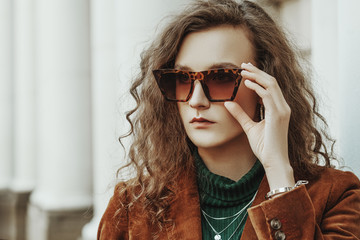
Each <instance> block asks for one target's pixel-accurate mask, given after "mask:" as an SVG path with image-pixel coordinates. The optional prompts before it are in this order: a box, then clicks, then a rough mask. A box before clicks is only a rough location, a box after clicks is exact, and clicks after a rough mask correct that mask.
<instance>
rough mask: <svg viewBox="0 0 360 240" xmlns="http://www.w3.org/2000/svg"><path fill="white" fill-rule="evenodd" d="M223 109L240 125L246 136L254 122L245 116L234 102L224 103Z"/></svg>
mask: <svg viewBox="0 0 360 240" xmlns="http://www.w3.org/2000/svg"><path fill="white" fill-rule="evenodd" d="M224 106H225V108H226V109H227V110H228V111H229V112H230V114H231V115H232V116H233V117H234V118H235V119H236V120H237V121H238V122H239V123H240V125H241V127H242V128H243V130H244V131H245V133H246V134H247V133H248V132H249V130H250V129H251V128H252V127H253V126H254V124H255V122H254V121H253V120H252V119H251V118H250V117H249V116H248V115H247V114H246V112H245V111H244V110H243V109H242V107H241V106H240V105H239V104H237V103H236V102H225V103H224Z"/></svg>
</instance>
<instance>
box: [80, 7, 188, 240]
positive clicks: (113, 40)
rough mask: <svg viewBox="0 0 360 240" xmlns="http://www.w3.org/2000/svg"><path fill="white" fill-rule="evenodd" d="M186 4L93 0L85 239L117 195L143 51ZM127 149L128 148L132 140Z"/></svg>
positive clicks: (93, 234) (93, 231)
mask: <svg viewBox="0 0 360 240" xmlns="http://www.w3.org/2000/svg"><path fill="white" fill-rule="evenodd" d="M186 2H187V1H180V0H176V1H171V4H169V2H168V1H166V0H156V1H155V0H154V1H141V0H136V1H101V0H93V1H92V6H91V9H92V42H93V46H92V57H93V58H92V59H93V61H92V76H93V119H94V121H93V132H94V135H93V143H94V177H95V179H94V194H95V195H94V218H93V219H92V221H91V222H90V223H89V224H87V225H86V226H85V227H84V229H83V233H82V238H83V239H84V240H92V239H96V233H97V229H98V225H99V221H100V218H101V217H102V214H103V213H104V211H105V208H106V206H107V204H108V201H109V199H110V197H111V196H112V194H113V187H114V185H115V180H116V179H115V173H116V170H117V169H118V168H119V167H120V166H121V165H123V164H124V161H123V159H124V152H123V151H122V148H121V146H120V143H118V141H117V138H118V137H119V136H120V135H122V134H124V133H126V131H127V130H128V129H129V125H128V123H127V121H126V120H125V112H126V111H127V110H130V109H131V108H132V107H133V100H132V97H131V95H130V94H129V93H128V92H129V87H130V81H131V79H132V77H133V76H134V73H135V72H137V71H138V69H139V59H140V52H141V51H142V49H143V47H144V43H145V42H146V41H148V40H150V39H152V36H153V33H154V31H155V28H156V26H157V24H158V23H159V22H160V20H161V19H162V18H163V17H164V16H166V15H168V14H169V12H170V11H178V9H179V7H181V5H184V4H186ZM149 9H151V11H149ZM134 69H135V70H134ZM125 147H126V149H128V142H127V141H126V142H125ZM124 174H129V175H131V173H124Z"/></svg>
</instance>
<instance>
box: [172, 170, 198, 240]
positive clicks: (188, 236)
mask: <svg viewBox="0 0 360 240" xmlns="http://www.w3.org/2000/svg"><path fill="white" fill-rule="evenodd" d="M182 179H184V180H181V182H179V184H178V187H179V189H178V190H177V191H175V193H176V196H175V198H174V199H173V201H172V203H171V205H170V206H171V209H170V211H169V215H170V219H174V222H175V223H174V224H170V223H169V224H167V225H166V230H167V237H168V239H173V240H177V239H182V240H194V239H199V240H200V239H202V233H201V214H200V201H199V193H198V187H197V183H196V174H195V173H191V174H190V175H189V176H183V178H182Z"/></svg>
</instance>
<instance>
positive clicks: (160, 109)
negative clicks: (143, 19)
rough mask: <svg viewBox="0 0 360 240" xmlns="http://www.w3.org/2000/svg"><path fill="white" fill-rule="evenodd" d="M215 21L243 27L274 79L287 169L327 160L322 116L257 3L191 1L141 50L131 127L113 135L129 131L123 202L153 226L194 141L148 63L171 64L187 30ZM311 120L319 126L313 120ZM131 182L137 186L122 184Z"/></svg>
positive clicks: (299, 170)
mask: <svg viewBox="0 0 360 240" xmlns="http://www.w3.org/2000/svg"><path fill="white" fill-rule="evenodd" d="M219 25H231V26H241V27H244V28H245V29H247V30H248V32H249V35H250V36H249V38H250V41H251V42H252V44H253V46H254V49H255V56H256V58H255V61H256V65H257V66H258V67H259V68H260V69H262V70H263V71H265V72H267V73H268V74H270V75H272V76H274V77H275V78H276V79H277V81H278V84H279V86H280V88H281V90H282V93H283V95H284V97H285V99H286V101H287V103H288V104H289V106H290V108H291V117H290V124H289V135H288V144H289V147H288V149H289V159H290V163H291V165H292V167H293V168H294V172H295V174H296V175H299V176H300V175H301V176H302V177H304V178H305V177H306V178H313V177H316V176H317V175H318V173H319V171H321V169H322V168H324V167H331V164H330V162H331V161H332V159H333V158H334V157H333V150H332V148H333V147H332V146H333V144H334V141H333V140H332V139H331V138H330V137H329V136H328V135H327V133H326V132H325V131H324V130H323V129H325V130H326V128H327V124H326V121H325V119H324V118H323V117H322V116H321V115H320V113H319V112H318V105H317V101H316V99H315V96H314V93H313V90H312V87H311V81H310V80H311V79H310V77H309V74H306V73H305V71H304V69H303V67H302V65H301V63H300V61H299V57H298V54H296V52H295V51H294V50H293V49H294V48H293V46H292V44H291V43H290V42H289V41H288V40H287V38H286V36H285V34H284V33H283V31H282V30H281V29H280V28H279V27H278V26H277V24H276V23H275V22H274V21H273V20H272V19H271V18H270V17H269V15H268V14H267V13H266V12H265V11H264V10H263V9H262V8H261V7H259V6H258V5H257V4H255V3H253V2H250V1H245V0H244V1H238V2H236V1H233V0H197V1H194V2H193V3H192V4H190V5H188V7H187V8H186V9H184V11H182V12H181V13H180V14H178V15H176V16H174V17H173V18H172V21H170V22H169V23H168V24H167V26H166V27H165V28H164V29H163V31H162V32H161V33H160V34H159V35H158V38H157V39H155V41H154V42H153V43H152V44H151V45H150V46H149V47H148V48H147V49H145V51H144V52H143V53H142V55H141V64H140V70H141V72H140V73H139V75H138V76H137V77H136V78H135V79H134V81H133V84H132V87H131V90H130V93H131V95H132V96H133V97H134V99H135V100H136V107H135V108H134V109H133V110H131V111H129V112H128V113H127V115H126V118H127V120H128V121H129V123H130V126H131V129H130V131H129V132H128V133H127V134H126V135H124V136H122V137H120V142H121V140H122V138H125V137H129V136H131V137H132V139H133V142H132V145H131V146H130V149H129V152H128V157H129V162H128V164H127V165H125V166H124V167H123V168H126V167H133V168H135V170H136V177H135V178H133V179H131V180H130V181H128V182H127V183H126V187H125V188H124V189H122V191H123V192H125V191H127V190H129V191H127V192H132V194H133V196H132V197H131V200H130V202H129V203H128V204H127V207H131V206H132V205H133V204H134V203H135V202H137V201H138V202H141V204H142V206H143V208H144V211H145V212H146V213H147V214H148V215H149V219H150V220H151V222H152V223H154V224H156V225H158V226H159V227H161V226H162V223H163V220H164V219H165V218H164V216H166V215H165V213H166V211H167V208H168V204H169V201H168V200H169V198H171V196H172V194H173V193H172V192H171V191H170V190H169V188H168V186H169V185H176V183H177V181H178V179H180V178H183V177H186V175H187V174H188V173H189V172H190V171H194V167H193V158H192V149H193V148H194V147H195V146H194V145H193V144H192V143H191V141H190V140H189V139H188V138H187V135H186V133H185V130H184V127H183V124H182V122H181V119H180V115H179V113H178V109H177V105H176V103H172V102H167V101H165V100H164V98H163V96H162V95H161V93H160V90H159V89H158V87H157V85H156V82H155V79H154V77H153V75H152V70H154V69H159V68H173V67H174V62H175V58H176V56H177V53H178V51H179V48H180V45H181V43H182V41H183V39H184V37H185V36H186V35H187V34H189V33H192V32H197V31H201V30H205V29H209V28H211V27H215V26H219ZM239 44H240V43H239ZM319 122H320V123H321V124H320V125H321V126H322V127H321V128H317V125H318V124H317V123H319ZM318 129H319V130H318ZM329 143H330V145H329ZM327 146H330V150H328V149H327ZM320 165H321V166H322V167H320ZM121 169H122V168H121ZM121 169H119V170H121ZM135 186H136V189H138V190H137V191H130V189H132V190H133V189H134V187H135Z"/></svg>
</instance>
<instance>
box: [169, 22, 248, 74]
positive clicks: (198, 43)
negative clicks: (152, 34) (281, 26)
mask: <svg viewBox="0 0 360 240" xmlns="http://www.w3.org/2000/svg"><path fill="white" fill-rule="evenodd" d="M253 60H254V50H253V45H252V43H251V41H250V40H249V37H248V32H247V31H246V30H245V29H244V28H243V27H240V26H237V27H234V26H228V25H221V26H217V27H213V28H209V29H206V30H203V31H199V32H193V33H190V34H188V35H187V36H186V37H185V38H184V40H183V42H182V44H181V46H180V49H179V53H178V55H177V57H176V60H175V67H177V68H186V69H187V70H193V71H202V70H207V69H211V68H227V67H228V66H237V67H239V68H240V65H241V63H243V62H253ZM222 65H224V66H222Z"/></svg>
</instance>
